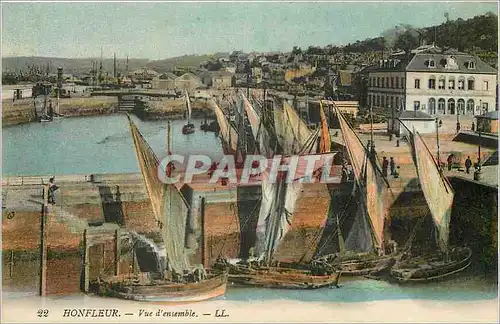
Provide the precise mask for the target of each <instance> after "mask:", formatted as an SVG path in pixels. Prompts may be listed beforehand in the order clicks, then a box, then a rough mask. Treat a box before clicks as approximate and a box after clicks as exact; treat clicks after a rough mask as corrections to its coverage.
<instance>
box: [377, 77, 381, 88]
mask: <svg viewBox="0 0 500 324" xmlns="http://www.w3.org/2000/svg"><path fill="white" fill-rule="evenodd" d="M377 88H380V78H377Z"/></svg>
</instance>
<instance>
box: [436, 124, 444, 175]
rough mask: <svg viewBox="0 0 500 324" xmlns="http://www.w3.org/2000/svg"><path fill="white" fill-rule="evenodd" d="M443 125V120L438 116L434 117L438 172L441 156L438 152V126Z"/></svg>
mask: <svg viewBox="0 0 500 324" xmlns="http://www.w3.org/2000/svg"><path fill="white" fill-rule="evenodd" d="M442 125H443V121H442V120H441V119H439V118H436V144H437V163H438V169H439V172H441V171H442V170H441V158H440V154H439V128H440V127H441V126H442Z"/></svg>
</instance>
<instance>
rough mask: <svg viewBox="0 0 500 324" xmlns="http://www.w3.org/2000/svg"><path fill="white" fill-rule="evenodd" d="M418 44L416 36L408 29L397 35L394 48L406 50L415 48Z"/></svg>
mask: <svg viewBox="0 0 500 324" xmlns="http://www.w3.org/2000/svg"><path fill="white" fill-rule="evenodd" d="M418 45H419V43H418V37H417V36H415V35H414V34H413V33H412V32H411V31H409V30H407V31H405V32H404V33H402V34H401V35H398V37H397V39H396V41H395V42H394V48H399V49H402V50H405V51H407V52H408V51H411V50H412V49H414V48H417V47H418Z"/></svg>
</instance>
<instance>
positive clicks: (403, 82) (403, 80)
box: [401, 78, 420, 88]
mask: <svg viewBox="0 0 500 324" xmlns="http://www.w3.org/2000/svg"><path fill="white" fill-rule="evenodd" d="M419 82H420V81H419ZM404 87H405V78H401V88H404Z"/></svg>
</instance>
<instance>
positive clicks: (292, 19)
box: [2, 1, 497, 60]
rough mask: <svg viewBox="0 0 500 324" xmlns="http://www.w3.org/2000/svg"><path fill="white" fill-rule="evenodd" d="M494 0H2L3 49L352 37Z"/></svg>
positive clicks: (484, 8)
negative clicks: (165, 0)
mask: <svg viewBox="0 0 500 324" xmlns="http://www.w3.org/2000/svg"><path fill="white" fill-rule="evenodd" d="M488 11H492V12H495V13H496V12H497V3H496V2H481V1H474V2H473V1H471V2H435V1H434V2H422V1H419V2H413V3H408V2H389V1H380V2H361V3H360V2H350V3H346V2H308V3H304V2H301V3H298V2H295V3H292V2H290V1H278V2H239V3H236V2H209V1H199V2H189V3H181V2H169V3H156V2H135V3H130V2H129V3H110V2H108V3H95V2H80V3H74V2H73V3H54V2H51V3H40V2H38V3H29V2H28V3H6V2H3V3H2V55H3V56H48V57H68V58H85V57H98V56H100V53H101V48H102V51H103V56H104V57H108V58H111V57H113V53H116V55H117V57H119V58H124V57H126V56H127V55H128V56H129V57H131V58H146V59H152V60H156V59H164V58H169V57H174V56H180V55H188V54H205V53H215V52H231V51H233V50H243V51H245V52H251V51H259V52H266V51H291V50H292V48H293V46H300V47H302V48H307V47H308V46H310V45H317V46H325V45H328V44H336V45H341V44H347V43H349V42H355V41H356V40H362V39H366V38H371V37H377V36H380V34H381V33H382V32H383V31H384V30H387V29H390V28H393V27H394V26H396V25H398V24H410V25H413V26H415V27H425V26H431V25H435V24H440V23H442V22H444V21H445V17H444V13H445V12H448V13H449V17H450V19H456V18H459V17H460V18H463V19H467V18H470V17H473V16H476V15H480V14H484V13H486V12H488Z"/></svg>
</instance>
